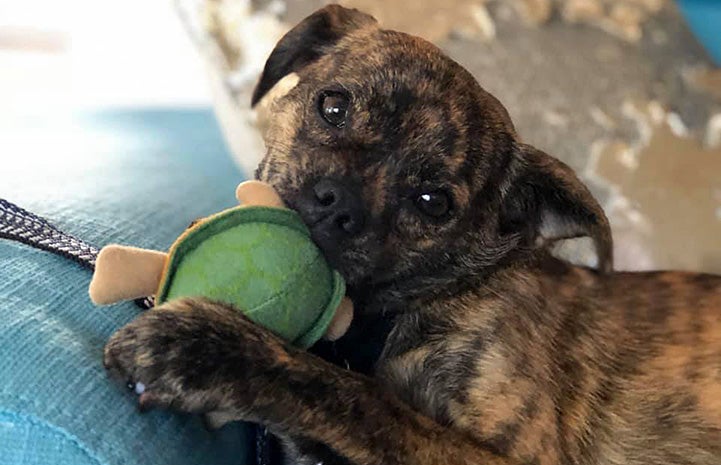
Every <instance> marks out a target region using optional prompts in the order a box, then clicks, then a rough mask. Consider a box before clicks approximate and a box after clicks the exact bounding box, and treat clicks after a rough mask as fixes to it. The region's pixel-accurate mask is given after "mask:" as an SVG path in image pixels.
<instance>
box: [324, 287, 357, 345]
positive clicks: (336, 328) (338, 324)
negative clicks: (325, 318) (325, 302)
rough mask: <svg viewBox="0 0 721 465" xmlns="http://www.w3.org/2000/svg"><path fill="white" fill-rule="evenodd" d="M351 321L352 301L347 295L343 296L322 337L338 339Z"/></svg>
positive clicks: (332, 339) (329, 339)
mask: <svg viewBox="0 0 721 465" xmlns="http://www.w3.org/2000/svg"><path fill="white" fill-rule="evenodd" d="M351 321H353V302H351V300H350V299H349V298H348V297H343V300H341V301H340V305H339V306H338V309H337V310H336V311H335V315H333V319H332V320H331V322H330V326H328V329H326V331H325V335H324V336H323V338H324V339H326V340H328V341H335V340H337V339H340V337H341V336H343V335H344V334H345V333H346V331H348V327H350V323H351Z"/></svg>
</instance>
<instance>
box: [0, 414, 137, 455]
mask: <svg viewBox="0 0 721 465" xmlns="http://www.w3.org/2000/svg"><path fill="white" fill-rule="evenodd" d="M0 413H2V414H6V415H8V416H9V417H10V418H18V419H21V420H23V421H26V422H28V423H30V424H32V425H35V426H40V427H43V428H47V429H48V430H50V431H53V432H55V433H58V434H59V435H60V436H62V437H63V438H65V439H67V440H68V442H70V443H71V444H74V445H75V446H76V447H77V448H78V449H79V450H80V451H82V453H83V454H85V456H86V457H87V458H88V459H90V460H91V461H92V462H93V463H96V464H98V465H101V464H103V463H104V462H103V461H102V460H100V458H98V457H97V456H96V455H95V454H93V453H92V452H91V451H90V450H88V448H87V447H85V445H84V444H83V443H82V442H80V439H78V438H77V436H75V435H73V434H70V433H69V432H68V431H66V430H65V429H64V428H60V427H59V426H56V425H53V424H52V423H49V422H47V421H43V420H41V419H40V418H39V417H37V416H35V415H29V414H27V413H19V412H13V411H11V410H6V409H0ZM123 462H125V461H124V460H123Z"/></svg>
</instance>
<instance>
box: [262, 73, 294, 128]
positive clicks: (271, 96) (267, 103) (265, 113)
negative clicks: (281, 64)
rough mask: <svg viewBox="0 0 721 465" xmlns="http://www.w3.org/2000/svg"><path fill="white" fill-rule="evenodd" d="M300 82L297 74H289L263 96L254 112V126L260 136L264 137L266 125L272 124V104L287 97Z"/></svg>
mask: <svg viewBox="0 0 721 465" xmlns="http://www.w3.org/2000/svg"><path fill="white" fill-rule="evenodd" d="M299 82H300V76H298V73H290V74H288V75H286V76H283V78H282V79H281V80H280V81H278V82H277V83H276V84H275V85H274V86H273V87H271V89H270V90H269V91H268V92H267V93H266V94H265V95H264V96H263V98H262V99H260V101H259V102H258V104H257V105H256V106H255V111H256V125H257V126H258V129H260V132H261V134H263V135H265V133H266V131H267V129H268V125H269V124H271V123H272V117H273V116H274V115H273V114H272V112H271V111H270V109H271V108H272V106H273V104H274V103H275V102H277V101H278V100H280V99H281V98H283V97H285V96H286V95H288V92H290V91H291V90H293V88H294V87H295V86H297V85H298V83H299Z"/></svg>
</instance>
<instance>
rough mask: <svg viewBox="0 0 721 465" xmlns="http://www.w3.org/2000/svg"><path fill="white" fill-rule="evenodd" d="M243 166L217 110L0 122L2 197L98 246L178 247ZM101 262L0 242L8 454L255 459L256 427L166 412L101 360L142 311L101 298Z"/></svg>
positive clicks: (72, 458) (2, 418)
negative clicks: (91, 266)
mask: <svg viewBox="0 0 721 465" xmlns="http://www.w3.org/2000/svg"><path fill="white" fill-rule="evenodd" d="M241 180H242V175H241V173H239V172H238V171H237V169H236V168H235V166H234V165H233V164H232V162H231V161H230V157H228V156H227V154H226V150H225V147H224V145H223V142H222V138H221V134H220V132H219V130H218V127H217V125H216V123H215V120H214V118H213V116H212V113H211V111H210V110H182V111H180V110H178V111H165V110H146V111H142V112H141V111H115V112H105V113H99V114H97V113H96V114H91V115H88V114H86V115H83V116H79V117H78V118H76V119H74V120H73V121H67V120H64V119H62V118H57V119H49V118H48V119H31V118H28V119H26V120H21V121H17V122H16V123H15V124H14V125H13V126H12V127H10V128H8V127H7V126H4V127H0V198H5V199H7V200H9V201H11V202H14V203H16V204H18V205H20V206H22V207H24V208H26V209H28V210H30V211H32V212H34V213H36V214H39V215H41V216H44V217H46V218H47V219H49V220H50V221H51V222H52V223H55V224H56V226H58V227H59V228H60V229H62V230H64V231H66V232H68V233H70V234H73V235H76V236H78V237H80V238H82V239H84V240H86V241H88V242H90V243H92V244H95V245H98V246H102V245H104V244H107V243H109V242H117V243H125V244H130V245H137V246H141V247H149V248H156V249H160V250H162V249H166V248H167V247H168V246H169V245H170V244H171V243H172V241H173V239H174V238H175V237H177V236H178V235H179V234H180V233H181V232H182V231H183V230H184V229H185V227H186V226H187V225H188V224H189V222H190V221H192V220H193V219H195V218H197V217H201V216H205V215H207V214H210V213H213V212H216V211H218V210H220V209H223V208H227V207H229V206H232V205H234V203H235V200H234V196H233V194H234V189H235V186H236V185H237V184H238V182H240V181H241ZM89 280H90V272H89V271H88V270H86V269H83V268H81V267H80V266H79V265H77V264H75V263H73V262H70V261H68V260H66V259H63V258H60V257H57V256H54V255H51V254H49V253H47V252H42V251H38V250H34V249H31V248H29V247H27V246H24V245H20V244H16V243H11V242H9V241H5V240H0V464H3V465H9V464H28V465H30V464H32V465H36V464H48V465H61V464H72V465H75V464H78V465H79V464H108V465H120V464H128V465H134V464H138V465H140V464H158V465H160V464H168V465H185V464H203V465H206V464H235V465H241V464H243V463H248V458H247V454H248V453H249V452H250V450H249V449H250V448H249V447H248V446H249V440H250V438H251V437H252V436H251V435H250V431H249V430H248V429H247V427H246V426H245V425H242V424H239V423H237V424H234V425H229V426H226V427H225V428H224V429H222V430H221V431H219V432H215V433H210V432H207V431H205V430H204V428H203V426H202V424H201V421H200V419H199V418H198V417H194V416H189V415H179V414H174V413H168V412H160V411H155V412H151V413H148V414H144V415H141V414H139V413H138V412H137V409H136V399H135V398H134V396H132V395H131V393H129V392H127V391H126V390H125V389H123V388H122V386H120V385H119V384H118V383H117V382H114V381H113V380H110V379H109V378H108V377H107V375H106V373H105V370H104V369H103V367H102V363H101V358H102V349H103V346H104V344H105V342H106V341H107V339H108V337H109V336H110V335H111V334H112V333H113V331H115V330H116V329H118V328H119V327H120V326H122V325H123V324H124V323H126V322H128V321H130V320H131V319H133V318H134V317H135V316H137V315H138V313H139V312H140V311H141V310H139V309H138V308H137V307H135V306H134V305H133V304H131V303H126V304H120V305H116V306H112V307H106V308H96V307H94V306H93V305H92V304H91V303H90V301H89V299H88V296H87V286H88V283H89Z"/></svg>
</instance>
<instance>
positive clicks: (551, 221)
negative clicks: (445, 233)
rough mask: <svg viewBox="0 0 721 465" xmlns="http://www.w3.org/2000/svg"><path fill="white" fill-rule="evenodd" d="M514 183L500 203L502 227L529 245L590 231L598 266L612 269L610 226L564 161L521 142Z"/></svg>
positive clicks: (545, 242)
mask: <svg viewBox="0 0 721 465" xmlns="http://www.w3.org/2000/svg"><path fill="white" fill-rule="evenodd" d="M512 166H513V169H512V174H511V177H510V185H509V186H508V188H507V190H506V192H505V195H504V196H503V200H502V206H501V221H500V228H501V232H502V233H504V234H507V233H516V234H520V235H521V236H522V237H523V239H524V240H525V242H526V243H527V244H528V245H533V246H544V245H547V244H551V243H553V242H555V241H558V240H561V239H569V238H573V237H581V236H588V237H590V238H591V239H592V240H593V243H594V247H595V249H596V255H597V256H598V265H597V266H598V269H599V271H601V272H604V273H606V272H610V271H611V270H612V269H613V239H612V236H611V227H610V225H609V223H608V219H607V218H606V215H605V214H604V212H603V209H602V208H601V206H600V205H599V204H598V202H597V201H596V199H594V198H593V195H591V192H590V191H589V190H588V188H587V187H586V186H585V185H584V184H583V183H582V182H581V181H580V180H579V179H578V177H576V174H575V173H574V172H573V170H572V169H571V168H570V167H569V166H568V165H566V164H565V163H563V162H561V161H559V160H557V159H556V158H553V157H551V156H549V155H547V154H545V153H544V152H541V151H540V150H537V149H535V148H533V147H531V146H528V145H519V146H518V148H517V151H516V154H515V158H514V161H513V163H512Z"/></svg>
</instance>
